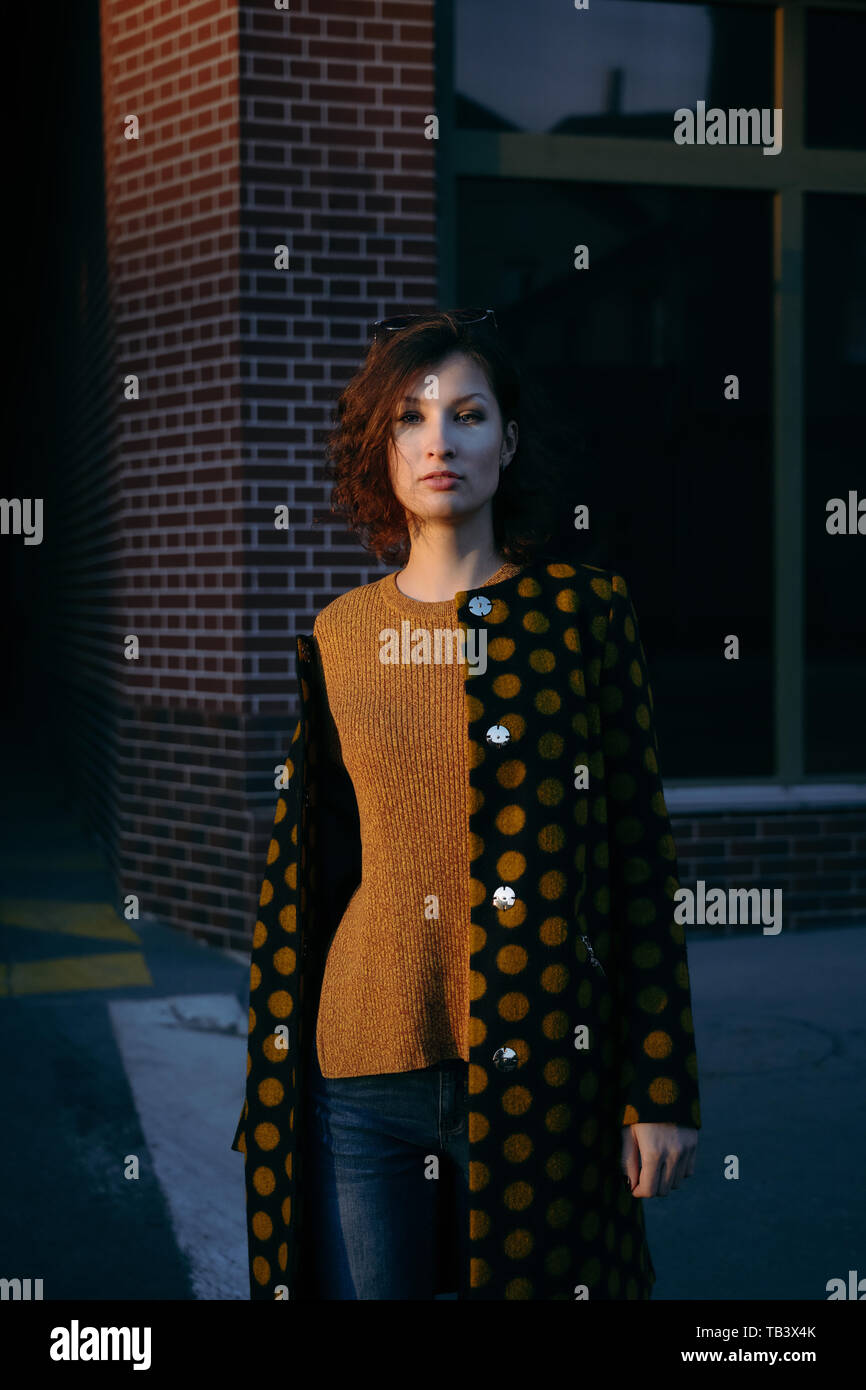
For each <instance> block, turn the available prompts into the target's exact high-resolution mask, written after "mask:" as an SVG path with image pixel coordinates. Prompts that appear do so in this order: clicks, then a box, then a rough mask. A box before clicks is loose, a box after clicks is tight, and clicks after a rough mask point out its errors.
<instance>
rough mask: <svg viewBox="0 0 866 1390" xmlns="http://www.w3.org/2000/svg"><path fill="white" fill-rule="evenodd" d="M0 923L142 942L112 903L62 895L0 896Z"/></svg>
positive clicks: (71, 934)
mask: <svg viewBox="0 0 866 1390" xmlns="http://www.w3.org/2000/svg"><path fill="white" fill-rule="evenodd" d="M0 922H2V923H3V925H4V926H7V927H27V928H30V929H32V930H33V931H55V932H63V933H64V934H65V935H66V936H92V937H95V938H96V939H97V940H99V941H129V942H132V943H133V944H134V945H136V946H140V945H141V937H140V936H139V935H138V933H137V932H134V931H133V929H132V927H131V926H130V925H129V923H128V922H126V921H124V919H123V918H122V917H118V915H117V913H116V912H115V910H114V908H113V907H112V905H111V903H76V902H69V901H68V900H65V899H63V898H0Z"/></svg>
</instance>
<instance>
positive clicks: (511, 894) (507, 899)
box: [493, 884, 517, 907]
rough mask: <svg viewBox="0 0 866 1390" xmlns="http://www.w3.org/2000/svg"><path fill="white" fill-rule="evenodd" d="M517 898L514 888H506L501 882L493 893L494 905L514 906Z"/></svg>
mask: <svg viewBox="0 0 866 1390" xmlns="http://www.w3.org/2000/svg"><path fill="white" fill-rule="evenodd" d="M516 898H517V894H516V893H515V891H514V889H513V888H506V887H504V886H503V885H502V884H500V886H499V887H498V888H497V890H496V892H495V893H494V894H493V906H494V907H513V906H514V903H515V900H516Z"/></svg>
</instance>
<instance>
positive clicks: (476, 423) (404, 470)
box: [388, 352, 517, 522]
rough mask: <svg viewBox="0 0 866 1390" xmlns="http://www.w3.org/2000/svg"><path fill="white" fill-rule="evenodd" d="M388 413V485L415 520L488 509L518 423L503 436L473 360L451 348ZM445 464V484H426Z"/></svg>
mask: <svg viewBox="0 0 866 1390" xmlns="http://www.w3.org/2000/svg"><path fill="white" fill-rule="evenodd" d="M407 393H408V394H407V395H406V396H404V398H403V400H402V401H400V402H398V404H397V407H396V409H395V412H394V420H393V426H392V428H393V435H392V440H391V443H390V445H389V449H388V463H389V469H390V476H391V486H392V487H393V489H394V494H395V496H396V497H397V499H398V501H399V502H400V503H401V504H402V505H403V506H404V507H405V508H406V509H407V511H409V512H412V513H413V514H414V515H415V516H416V517H418V518H419V519H420V520H421V521H432V522H436V521H437V520H442V521H448V520H455V521H456V520H458V519H459V520H465V519H468V518H469V517H470V516H471V515H472V514H473V513H476V512H478V511H480V510H481V509H482V508H484V507H485V506H487V504H488V503H489V502H490V500H491V498H492V497H493V495H494V493H495V492H496V490H497V488H498V486H499V479H500V461H501V462H502V463H504V464H508V463H509V462H510V461H511V459H512V458H513V456H514V453H515V450H516V449H517V424H516V422H515V421H513V420H511V421H509V423H508V426H507V428H506V429H505V431H504V433H503V425H502V416H501V414H500V411H499V405H498V403H497V400H496V397H495V396H494V394H493V391H492V389H491V386H490V382H489V381H488V380H487V376H486V374H485V372H484V370H483V369H482V367H480V366H479V364H478V363H477V362H475V361H474V360H473V359H472V358H471V357H467V356H465V355H464V354H463V353H461V352H454V353H452V354H450V356H448V357H446V358H444V360H443V361H442V362H440V363H439V365H438V367H437V366H432V367H430V368H429V369H428V370H427V371H425V372H419V373H418V376H417V377H416V378H415V380H414V381H413V382H411V383H410V384H409V386H408V388H407ZM444 469H447V470H448V471H449V472H452V473H453V474H454V475H455V477H454V478H452V479H451V480H450V481H449V482H447V483H438V484H437V483H435V482H431V481H429V476H428V475H430V474H431V473H437V472H441V471H442V470H444Z"/></svg>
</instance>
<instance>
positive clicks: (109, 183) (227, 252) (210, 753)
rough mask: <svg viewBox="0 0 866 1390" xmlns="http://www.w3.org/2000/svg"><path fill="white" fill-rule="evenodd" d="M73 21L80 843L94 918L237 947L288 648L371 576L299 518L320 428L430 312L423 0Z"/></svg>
mask: <svg viewBox="0 0 866 1390" xmlns="http://www.w3.org/2000/svg"><path fill="white" fill-rule="evenodd" d="M101 24H102V65H103V110H104V126H105V130H104V147H105V165H106V191H107V219H108V268H109V283H110V303H111V312H112V319H113V336H114V360H113V369H114V370H113V380H112V386H113V390H114V391H115V393H116V402H117V403H116V408H115V429H114V437H113V461H114V473H113V484H114V493H115V506H114V509H113V523H114V528H113V537H112V546H111V549H112V554H113V565H114V575H113V581H112V595H111V603H112V610H111V615H110V619H109V617H108V615H107V614H104V615H103V617H104V628H103V631H102V633H101V634H100V637H99V639H98V640H99V641H100V643H101V644H102V648H103V660H104V668H105V679H106V684H105V687H104V689H103V694H104V696H105V699H106V701H107V704H108V707H109V708H112V709H114V710H116V712H117V729H116V744H115V745H112V746H109V747H107V748H103V750H102V752H101V757H100V768H101V773H100V777H101V778H102V779H103V785H104V778H105V777H106V776H107V775H108V774H107V769H106V766H105V764H106V762H107V761H110V762H112V763H113V764H114V765H115V769H116V774H117V783H118V786H117V801H116V806H115V808H114V810H115V813H116V815H115V819H116V825H115V827H114V832H113V836H111V835H110V836H109V837H108V849H109V854H110V857H111V860H112V867H113V869H114V872H115V874H116V877H117V888H118V896H119V897H120V896H121V895H123V894H125V893H129V892H134V893H137V894H139V896H140V898H141V906H142V911H143V912H145V913H153V914H155V915H156V916H158V917H160V918H162V919H163V920H165V921H167V922H170V923H172V924H173V925H176V926H178V927H182V928H184V929H186V930H188V931H190V932H192V933H193V934H194V935H197V936H201V937H206V938H208V939H210V940H212V941H214V942H217V943H222V944H232V945H234V946H237V947H241V948H244V947H246V945H247V944H248V939H249V934H250V932H251V929H252V925H253V922H254V919H255V895H256V894H257V891H258V884H259V879H260V876H261V865H262V863H263V861H264V854H265V851H266V847H267V842H268V838H269V833H270V823H271V819H272V816H273V806H274V800H275V792H274V787H273V768H274V765H275V764H277V763H279V762H280V761H282V758H283V757H284V756H285V752H286V749H287V746H288V739H289V737H290V734H291V731H292V728H293V725H294V720H295V717H296V716H295V713H294V710H295V706H296V685H295V670H294V635H295V633H297V632H304V631H309V629H310V628H311V626H312V621H313V617H314V615H315V613H316V612H317V611H318V609H319V608H321V607H322V606H323V604H324V603H326V602H328V600H329V599H330V598H332V597H334V596H335V595H336V594H337V593H339V592H341V591H342V590H343V589H345V588H348V587H351V586H352V585H354V584H359V583H363V582H365V580H366V579H368V578H370V577H372V572H373V568H374V562H373V561H372V559H370V558H368V557H366V556H365V554H364V552H362V551H361V550H360V548H359V547H358V545H357V543H356V542H355V541H354V540H353V538H352V537H350V536H347V535H346V534H345V533H344V532H343V531H342V528H341V527H339V526H338V527H336V528H334V527H333V526H331V527H329V526H327V525H316V524H315V522H314V513H316V511H317V510H319V511H322V510H323V509H324V508H325V507H326V505H327V487H326V485H325V484H324V482H323V481H322V478H321V464H322V440H323V435H324V432H325V430H326V429H327V427H328V425H329V424H330V418H331V412H332V407H333V402H334V399H335V397H336V394H337V392H338V391H339V388H340V386H341V385H342V384H343V382H344V381H345V380H346V379H347V378H348V376H349V375H351V373H352V372H353V371H354V370H355V368H356V366H357V365H358V363H359V361H360V359H361V357H362V355H363V351H364V347H365V344H366V342H367V338H368V328H367V325H368V323H369V321H370V320H372V319H375V318H378V317H381V316H382V315H383V314H385V313H388V312H393V311H395V310H397V309H401V308H405V307H407V306H409V307H420V306H423V305H426V304H434V303H435V302H436V290H435V270H436V247H435V189H434V153H433V147H432V144H431V142H429V141H427V140H426V139H425V138H424V116H425V115H426V114H427V113H429V112H430V111H432V110H433V87H432V81H433V61H432V55H433V28H432V3H431V2H430V0H423V2H422V3H414V4H413V3H404V4H400V5H387V4H381V3H377V4H356V3H352V4H351V5H348V4H338V3H332V4H327V3H326V4H316V5H315V6H313V5H309V6H307V7H302V6H300V5H298V4H297V3H295V2H294V0H293V4H292V7H291V10H290V12H288V13H286V12H284V11H276V10H275V9H274V8H273V5H271V4H265V3H258V4H241V5H236V4H234V3H230V0H213V3H206V4H199V5H195V4H193V5H190V4H184V3H179V0H168V2H167V3H156V0H154V3H150V4H147V3H145V4H141V3H139V2H138V0H102V4H101ZM129 113H134V114H135V115H137V116H138V118H139V122H140V138H139V139H138V140H137V141H129V140H126V139H124V118H125V117H126V116H127V115H128V114H129ZM277 245H286V246H288V248H289V254H290V269H289V270H288V271H286V270H277V269H275V267H274V248H275V247H276V246H277ZM129 373H136V374H138V376H139V378H140V391H141V399H140V400H138V401H126V400H124V399H123V396H122V386H123V379H124V377H125V376H126V375H127V374H129ZM281 503H284V504H287V505H288V507H289V511H290V530H289V532H288V533H287V532H285V531H278V530H275V528H274V507H275V506H276V505H278V504H281ZM317 519H318V520H321V518H317ZM335 531H336V534H335ZM129 633H132V634H135V635H136V636H137V637H138V639H139V641H140V644H141V653H140V657H139V660H138V661H136V662H128V661H125V660H124V658H123V653H122V642H123V638H124V637H125V636H126V634H129ZM98 784H99V779H94V781H93V785H92V787H91V793H90V798H89V799H90V801H91V803H93V802H94V801H95V799H96V796H97V787H98Z"/></svg>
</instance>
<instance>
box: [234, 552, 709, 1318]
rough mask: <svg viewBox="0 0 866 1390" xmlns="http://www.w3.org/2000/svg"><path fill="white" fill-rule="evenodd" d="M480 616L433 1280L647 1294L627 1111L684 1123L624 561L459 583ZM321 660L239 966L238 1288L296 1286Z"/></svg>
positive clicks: (683, 1056) (345, 827)
mask: <svg viewBox="0 0 866 1390" xmlns="http://www.w3.org/2000/svg"><path fill="white" fill-rule="evenodd" d="M454 603H455V608H456V622H457V624H458V626H459V627H461V628H463V629H468V628H470V627H473V626H474V627H477V626H479V625H483V627H484V628H485V630H486V633H487V668H486V670H485V671H483V672H481V671H479V672H478V673H477V674H473V675H471V676H470V675H469V674H468V669H469V668H468V667H467V675H466V677H465V713H466V737H467V740H468V742H467V747H468V751H469V760H468V764H469V785H468V787H467V835H468V844H469V862H470V870H469V872H470V885H469V886H470V902H471V920H470V957H469V968H470V972H471V973H470V1006H469V1009H470V1016H469V1044H470V1059H469V1155H470V1157H469V1187H470V1198H471V1200H470V1213H469V1227H468V1230H466V1231H465V1232H463V1233H462V1239H461V1240H460V1242H459V1243H455V1242H452V1244H451V1245H444V1246H443V1247H442V1254H441V1257H440V1259H441V1263H440V1267H439V1270H438V1287H439V1288H440V1289H441V1290H443V1291H444V1290H447V1289H456V1290H459V1297H461V1298H472V1299H490V1300H500V1299H568V1300H573V1299H590V1300H593V1299H605V1300H607V1299H646V1298H649V1297H650V1294H651V1290H652V1285H653V1283H654V1280H655V1272H654V1269H653V1265H652V1260H651V1257H650V1253H649V1249H648V1245H647V1241H646V1235H645V1229H644V1214H643V1201H644V1200H645V1199H641V1198H633V1197H632V1196H631V1194H630V1192H629V1190H628V1187H627V1185H626V1183H625V1179H624V1177H623V1174H622V1171H621V1166H620V1154H621V1147H622V1135H623V1130H622V1126H623V1125H629V1124H634V1123H636V1122H638V1121H662V1122H673V1123H675V1124H678V1125H688V1126H693V1127H695V1128H699V1127H700V1123H701V1121H700V1109H699V1096H698V1079H697V1058H696V1053H695V1046H694V1031H693V1025H692V1016H691V1008H690V990H689V973H688V965H687V959H686V944H685V939H684V932H683V928H682V927H681V926H680V925H678V924H677V923H676V922H675V921H674V916H673V908H674V902H673V900H674V895H675V893H676V891H677V889H678V887H679V883H678V879H677V862H676V849H675V845H674V841H673V838H672V836H671V829H670V822H669V818H668V813H667V809H666V806H665V801H664V795H663V790H662V782H661V777H660V772H659V761H658V742H657V738H656V734H655V730H654V725H653V698H652V693H651V689H650V685H649V680H648V675H647V664H646V657H645V653H644V649H643V645H642V643H641V640H640V636H639V632H638V622H637V617H636V614H635V609H634V606H633V603H632V600H631V598H630V596H629V592H628V588H627V585H626V582H625V580H624V579H623V578H622V576H621V575H619V574H615V573H611V572H608V571H605V570H601V569H598V568H596V567H594V566H590V565H575V564H572V563H567V562H562V563H551V562H550V561H547V560H543V561H541V560H539V561H536V562H534V563H532V564H529V565H526V566H524V567H523V569H522V570H521V571H520V573H519V574H517V575H515V576H513V577H511V578H509V579H506V580H504V581H502V582H500V583H498V584H495V585H493V586H491V587H489V588H488V589H482V590H478V591H475V592H473V591H461V592H460V593H458V594H457V595H456V596H455V599H454ZM316 662H317V656H316V651H315V644H314V642H313V641H312V639H311V637H308V636H301V637H299V638H298V667H299V674H300V687H301V718H300V719H299V721H298V724H297V727H296V729H295V733H294V738H293V739H292V743H291V747H290V749H289V754H288V757H287V759H286V765H285V769H284V778H285V781H286V786H285V789H284V790H282V791H281V794H280V796H279V799H278V801H277V809H276V817H275V821H274V827H273V836H272V839H271V842H270V846H269V849H268V855H267V866H266V869H265V875H264V880H263V882H262V889H261V897H260V904H259V911H258V920H257V921H256V924H255V931H254V936H253V947H252V959H251V969H250V1014H249V1051H248V1056H247V1082H246V1098H245V1101H244V1105H243V1108H242V1112H241V1116H240V1120H239V1123H238V1126H237V1130H236V1132H235V1137H234V1140H233V1143H232V1147H233V1148H234V1149H236V1150H239V1151H240V1152H242V1153H243V1154H244V1156H245V1175H246V1176H245V1180H246V1202H247V1231H248V1242H249V1266H250V1290H251V1297H252V1298H253V1299H268V1300H273V1299H284V1298H292V1299H300V1300H304V1299H309V1298H311V1297H313V1296H314V1290H313V1288H312V1285H311V1281H310V1274H309V1270H310V1260H309V1250H308V1247H307V1244H306V1239H305V1232H306V1227H305V1223H304V1164H305V1158H306V1156H305V1134H306V1133H307V1130H308V1121H307V1117H306V1114H305V1101H306V1097H305V1094H304V1084H303V1061H304V1058H305V1056H306V1049H308V1048H309V1047H311V1046H314V1045H315V1021H316V1005H317V1001H318V991H319V988H320V986H321V978H322V972H323V969H324V960H323V959H322V945H321V943H322V942H327V941H329V940H330V937H331V933H332V930H333V928H334V927H335V926H336V925H337V923H338V922H339V920H340V917H341V916H342V912H343V910H344V908H345V906H346V903H347V902H348V900H349V898H350V897H351V894H352V892H353V891H354V889H355V887H356V886H357V884H358V882H359V881H360V864H361V853H360V837H359V821H358V812H357V803H356V801H355V797H354V792H353V789H352V784H351V780H350V779H349V777H348V774H345V776H344V778H343V779H342V780H341V778H340V777H339V776H337V777H334V776H331V775H329V777H328V778H327V779H322V778H317V775H316V769H317V764H318V762H319V749H320V747H321V741H322V738H323V729H322V712H321V708H320V706H319V704H318V702H317V699H316V688H317V679H318V675H317V670H316Z"/></svg>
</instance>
